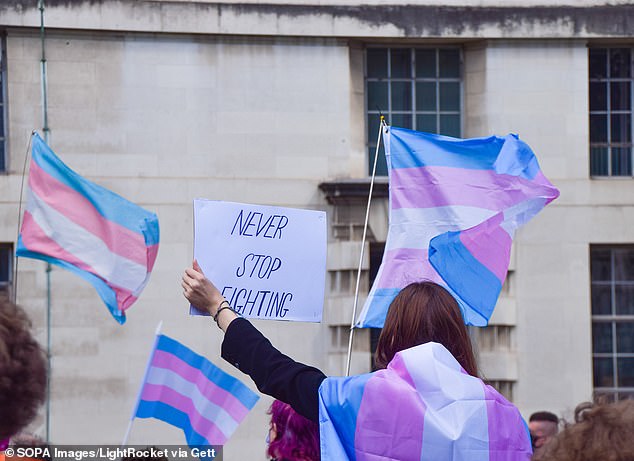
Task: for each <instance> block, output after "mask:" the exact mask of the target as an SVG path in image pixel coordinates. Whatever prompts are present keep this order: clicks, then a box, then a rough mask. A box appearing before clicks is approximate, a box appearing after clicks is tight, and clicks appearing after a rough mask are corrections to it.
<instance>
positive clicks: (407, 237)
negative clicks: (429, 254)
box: [385, 206, 496, 251]
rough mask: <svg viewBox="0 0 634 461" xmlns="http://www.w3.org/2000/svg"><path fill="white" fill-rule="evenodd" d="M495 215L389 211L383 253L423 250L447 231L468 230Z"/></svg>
mask: <svg viewBox="0 0 634 461" xmlns="http://www.w3.org/2000/svg"><path fill="white" fill-rule="evenodd" d="M494 214H496V212H495V211H492V210H487V209H484V208H477V207H469V206H443V207H436V208H399V209H396V210H392V212H391V216H390V220H391V224H390V232H389V234H388V239H387V242H385V250H386V251H388V250H393V249H399V248H412V249H416V250H425V249H427V248H429V241H430V240H431V239H432V238H434V237H436V236H437V235H440V234H443V233H445V232H448V231H458V230H464V229H469V228H470V227H473V226H475V225H477V224H480V223H481V222H483V221H486V220H487V219H489V218H490V217H491V216H493V215H494Z"/></svg>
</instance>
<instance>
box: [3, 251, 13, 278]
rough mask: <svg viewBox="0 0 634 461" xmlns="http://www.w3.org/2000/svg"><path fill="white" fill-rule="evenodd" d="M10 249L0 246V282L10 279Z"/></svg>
mask: <svg viewBox="0 0 634 461" xmlns="http://www.w3.org/2000/svg"><path fill="white" fill-rule="evenodd" d="M12 256H13V255H12V254H11V249H10V248H7V247H0V283H2V282H9V281H11V258H12Z"/></svg>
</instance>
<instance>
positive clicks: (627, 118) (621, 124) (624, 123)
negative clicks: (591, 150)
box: [610, 114, 632, 142]
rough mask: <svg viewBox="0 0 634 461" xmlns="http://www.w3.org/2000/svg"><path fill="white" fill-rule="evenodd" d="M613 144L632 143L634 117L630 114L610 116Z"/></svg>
mask: <svg viewBox="0 0 634 461" xmlns="http://www.w3.org/2000/svg"><path fill="white" fill-rule="evenodd" d="M610 123H611V124H612V126H611V127H610V133H611V135H612V139H611V142H630V141H631V140H632V117H631V115H630V114H612V115H611V116H610Z"/></svg>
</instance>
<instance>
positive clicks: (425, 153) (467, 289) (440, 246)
mask: <svg viewBox="0 0 634 461" xmlns="http://www.w3.org/2000/svg"><path fill="white" fill-rule="evenodd" d="M383 139H384V144H385V151H386V158H387V162H388V175H389V182H390V212H389V231H388V236H387V240H386V244H385V252H384V254H383V261H382V263H381V267H380V268H379V271H378V273H377V276H376V279H375V282H374V285H373V286H372V289H371V290H370V294H369V296H368V299H367V300H366V302H365V305H364V307H363V310H362V312H361V314H360V316H359V320H358V321H357V326H360V327H376V328H380V327H382V326H383V323H384V321H385V316H386V314H387V310H388V307H389V305H390V303H391V302H392V300H393V299H394V297H395V296H396V295H397V294H398V292H399V291H400V290H401V289H402V288H403V287H405V286H407V285H408V284H410V283H412V282H418V281H422V280H431V281H433V282H436V283H438V284H440V285H443V286H444V287H446V288H447V289H448V290H449V292H451V294H452V295H453V296H454V297H455V298H456V300H457V301H458V304H459V305H460V308H461V309H462V313H463V317H464V319H465V323H466V324H467V325H477V326H484V325H486V324H487V323H488V321H489V318H490V317H491V314H492V313H493V308H494V307H495V304H496V302H497V298H498V296H499V294H500V290H501V289H502V284H503V283H504V280H505V278H506V273H507V270H508V265H509V259H510V251H511V243H512V241H513V235H514V232H515V229H517V228H518V227H519V226H521V225H522V224H524V223H526V222H527V221H528V220H529V219H531V218H532V217H533V216H534V215H535V214H537V213H538V212H539V211H540V210H541V209H542V208H543V207H544V206H546V205H547V204H548V203H550V202H551V201H553V200H554V199H555V198H557V197H558V196H559V191H558V190H557V189H556V188H555V187H554V186H553V185H552V184H551V183H550V182H549V181H548V180H547V179H546V177H545V176H544V175H543V174H542V172H541V171H540V169H539V164H538V163H537V158H536V157H535V155H534V154H533V152H532V150H531V149H530V147H529V146H528V145H527V144H525V143H524V142H522V141H521V140H520V139H518V137H517V136H515V135H508V136H506V137H504V138H502V137H498V136H491V137H488V138H474V139H457V138H450V137H447V136H440V135H434V134H428V133H420V132H416V131H412V130H406V129H402V128H394V127H385V128H384V138H383Z"/></svg>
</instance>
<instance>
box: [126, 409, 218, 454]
mask: <svg viewBox="0 0 634 461" xmlns="http://www.w3.org/2000/svg"><path fill="white" fill-rule="evenodd" d="M135 416H136V417H137V418H156V419H160V420H161V421H164V422H166V423H168V424H171V425H172V426H176V427H178V428H180V429H182V430H183V432H184V433H185V439H186V440H187V445H189V446H190V447H193V446H198V445H210V443H209V441H208V440H207V439H206V438H205V437H203V436H202V435H200V434H199V433H198V432H196V431H195V430H194V429H193V428H192V425H191V422H190V421H189V416H188V415H187V413H185V412H183V411H180V410H177V409H176V408H174V407H172V406H170V405H167V404H165V403H163V402H148V401H147V400H141V401H140V402H139V406H138V408H137V411H136V415H135Z"/></svg>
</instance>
